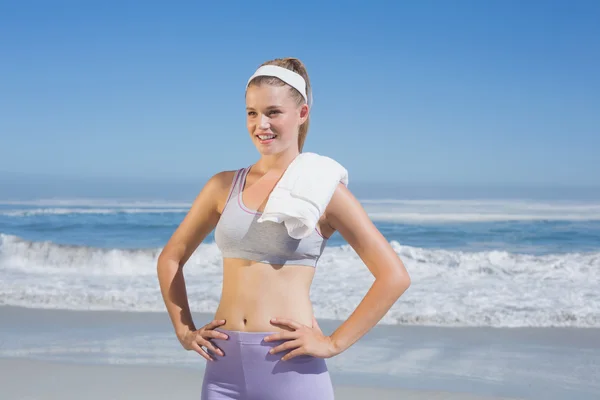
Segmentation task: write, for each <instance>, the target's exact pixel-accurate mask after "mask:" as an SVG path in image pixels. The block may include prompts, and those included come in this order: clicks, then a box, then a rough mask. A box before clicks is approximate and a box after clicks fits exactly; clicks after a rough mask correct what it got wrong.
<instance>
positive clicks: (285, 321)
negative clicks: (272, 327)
mask: <svg viewBox="0 0 600 400" xmlns="http://www.w3.org/2000/svg"><path fill="white" fill-rule="evenodd" d="M271 322H272V323H274V324H277V325H285V326H289V327H290V328H292V329H300V328H302V326H303V325H302V324H299V323H298V322H296V321H292V320H291V319H287V318H273V319H271Z"/></svg>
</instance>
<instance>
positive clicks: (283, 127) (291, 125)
mask: <svg viewBox="0 0 600 400" xmlns="http://www.w3.org/2000/svg"><path fill="white" fill-rule="evenodd" d="M307 116H308V106H307V105H306V104H302V105H298V102H297V100H296V99H295V98H294V97H293V96H292V95H291V93H290V87H289V86H287V85H284V86H276V85H269V84H261V85H250V86H249V87H248V89H247V91H246V126H247V128H248V132H249V133H250V138H251V139H252V141H253V143H254V145H255V146H256V148H257V149H258V151H259V152H260V153H261V154H262V155H273V154H278V153H282V152H284V151H295V152H298V128H299V127H300V125H301V124H302V123H303V122H304V121H306V118H307Z"/></svg>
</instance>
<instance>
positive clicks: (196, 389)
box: [0, 358, 517, 400]
mask: <svg viewBox="0 0 600 400" xmlns="http://www.w3.org/2000/svg"><path fill="white" fill-rule="evenodd" d="M0 371H1V372H2V373H0V387H2V394H3V399H7V400H13V399H14V400H17V399H36V400H54V399H80V398H85V399H86V400H106V399H111V400H113V399H115V400H116V399H138V398H144V399H148V400H154V399H156V400H158V399H162V398H165V397H167V396H173V395H176V396H177V397H183V398H199V396H200V392H201V387H202V374H201V373H199V372H193V371H189V370H186V369H180V368H178V367H157V366H132V365H126V366H125V365H89V364H78V363H64V362H52V361H41V360H29V359H18V358H0ZM332 380H333V381H334V392H335V398H336V399H337V400H359V399H373V398H376V399H378V400H396V399H406V400H426V399H427V400H434V399H439V400H442V399H444V400H459V399H460V400H516V399H517V398H508V397H490V396H481V395H475V394H469V393H461V392H448V391H428V390H409V389H386V388H377V387H368V386H363V385H360V386H359V385H342V384H337V383H336V382H335V379H333V378H332Z"/></svg>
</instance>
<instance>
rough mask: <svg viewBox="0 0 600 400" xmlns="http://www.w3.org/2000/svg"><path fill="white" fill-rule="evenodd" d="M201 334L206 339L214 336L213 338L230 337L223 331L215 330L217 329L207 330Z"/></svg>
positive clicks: (224, 338)
mask: <svg viewBox="0 0 600 400" xmlns="http://www.w3.org/2000/svg"><path fill="white" fill-rule="evenodd" d="M201 336H202V337H203V338H205V339H209V338H213V339H223V340H227V339H229V336H228V335H227V334H225V333H223V332H220V331H215V330H207V331H202V333H201Z"/></svg>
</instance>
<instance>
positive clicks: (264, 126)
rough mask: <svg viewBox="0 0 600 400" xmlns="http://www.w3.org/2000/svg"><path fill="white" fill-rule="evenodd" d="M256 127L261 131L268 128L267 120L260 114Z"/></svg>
mask: <svg viewBox="0 0 600 400" xmlns="http://www.w3.org/2000/svg"><path fill="white" fill-rule="evenodd" d="M258 127H259V128H260V129H263V130H264V129H268V128H269V127H270V123H269V118H268V117H267V116H266V115H264V114H261V116H260V121H259V123H258Z"/></svg>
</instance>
